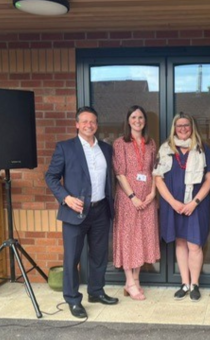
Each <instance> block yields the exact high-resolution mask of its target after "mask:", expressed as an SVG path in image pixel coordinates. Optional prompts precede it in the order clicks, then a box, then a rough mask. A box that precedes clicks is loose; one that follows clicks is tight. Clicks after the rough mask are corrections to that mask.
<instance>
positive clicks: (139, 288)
mask: <svg viewBox="0 0 210 340" xmlns="http://www.w3.org/2000/svg"><path fill="white" fill-rule="evenodd" d="M134 281H135V282H137V283H136V287H137V289H138V290H139V291H140V293H141V294H144V290H143V288H142V287H141V286H140V285H139V280H138V279H134Z"/></svg>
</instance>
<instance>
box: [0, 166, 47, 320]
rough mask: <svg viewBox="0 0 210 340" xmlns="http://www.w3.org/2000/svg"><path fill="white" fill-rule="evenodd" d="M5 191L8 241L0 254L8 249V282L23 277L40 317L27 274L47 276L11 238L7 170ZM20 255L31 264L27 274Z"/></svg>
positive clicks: (11, 221)
mask: <svg viewBox="0 0 210 340" xmlns="http://www.w3.org/2000/svg"><path fill="white" fill-rule="evenodd" d="M5 174H6V176H5V179H4V181H5V189H6V202H7V215H8V229H9V230H8V231H9V239H8V240H6V241H4V242H3V243H2V245H1V246H0V252H1V251H2V250H3V249H4V248H6V247H9V258H10V280H11V282H17V280H19V279H20V278H22V277H23V279H24V282H25V285H26V289H27V291H28V294H29V296H30V298H31V301H32V304H33V306H34V309H35V312H36V316H37V318H41V317H42V313H41V311H40V309H39V306H38V303H37V301H36V298H35V295H34V292H33V289H32V287H31V284H30V281H29V279H28V276H27V273H28V272H30V271H31V270H33V269H36V270H37V271H38V272H39V274H40V275H41V276H42V277H43V278H44V279H45V280H46V281H47V280H48V277H47V275H46V274H45V273H44V272H43V271H42V270H41V269H40V267H38V266H37V264H36V263H35V262H34V260H33V259H32V258H31V257H30V255H29V254H28V253H27V252H26V251H25V250H24V249H23V247H22V246H21V245H20V244H19V242H18V240H16V239H14V237H13V218H12V199H11V180H10V171H9V170H8V169H6V170H5ZM20 253H21V254H22V255H23V256H25V258H26V259H27V260H28V261H29V262H30V263H31V264H32V268H31V269H29V270H28V271H27V272H26V270H25V268H24V266H23V262H22V260H21V257H20ZM15 260H16V261H17V263H18V265H19V268H20V271H21V273H22V275H21V276H19V277H18V278H16V275H15Z"/></svg>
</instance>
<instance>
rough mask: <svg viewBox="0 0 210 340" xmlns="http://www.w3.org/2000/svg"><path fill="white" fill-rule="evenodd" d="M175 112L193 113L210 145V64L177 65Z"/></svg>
mask: <svg viewBox="0 0 210 340" xmlns="http://www.w3.org/2000/svg"><path fill="white" fill-rule="evenodd" d="M174 87H175V94H174V95H175V112H180V111H183V112H187V113H190V114H191V115H193V116H194V117H195V118H196V120H197V122H198V126H199V129H200V132H201V134H202V137H203V139H204V141H206V142H207V143H208V144H209V145H210V65H209V64H193V65H180V66H176V67H175V77H174Z"/></svg>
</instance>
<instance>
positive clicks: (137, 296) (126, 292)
mask: <svg viewBox="0 0 210 340" xmlns="http://www.w3.org/2000/svg"><path fill="white" fill-rule="evenodd" d="M134 286H136V285H135V284H133V285H131V286H125V287H124V296H130V298H131V299H133V300H139V301H140V300H141V301H142V300H145V299H146V298H145V296H144V294H142V293H141V292H140V291H139V293H137V294H133V293H132V287H134Z"/></svg>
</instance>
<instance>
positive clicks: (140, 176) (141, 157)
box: [133, 137, 147, 182]
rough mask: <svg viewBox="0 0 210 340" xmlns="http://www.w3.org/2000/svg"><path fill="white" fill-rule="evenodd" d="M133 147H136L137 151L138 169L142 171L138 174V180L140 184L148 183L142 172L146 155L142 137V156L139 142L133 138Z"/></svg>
mask: <svg viewBox="0 0 210 340" xmlns="http://www.w3.org/2000/svg"><path fill="white" fill-rule="evenodd" d="M133 146H134V150H135V153H136V158H137V162H138V168H139V169H140V171H139V172H138V173H137V176H136V180H137V181H138V182H146V181H147V176H146V175H145V174H144V173H143V171H142V169H143V160H144V154H145V140H144V138H143V137H142V139H141V155H140V152H139V147H138V144H137V142H136V140H135V139H134V138H133Z"/></svg>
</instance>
